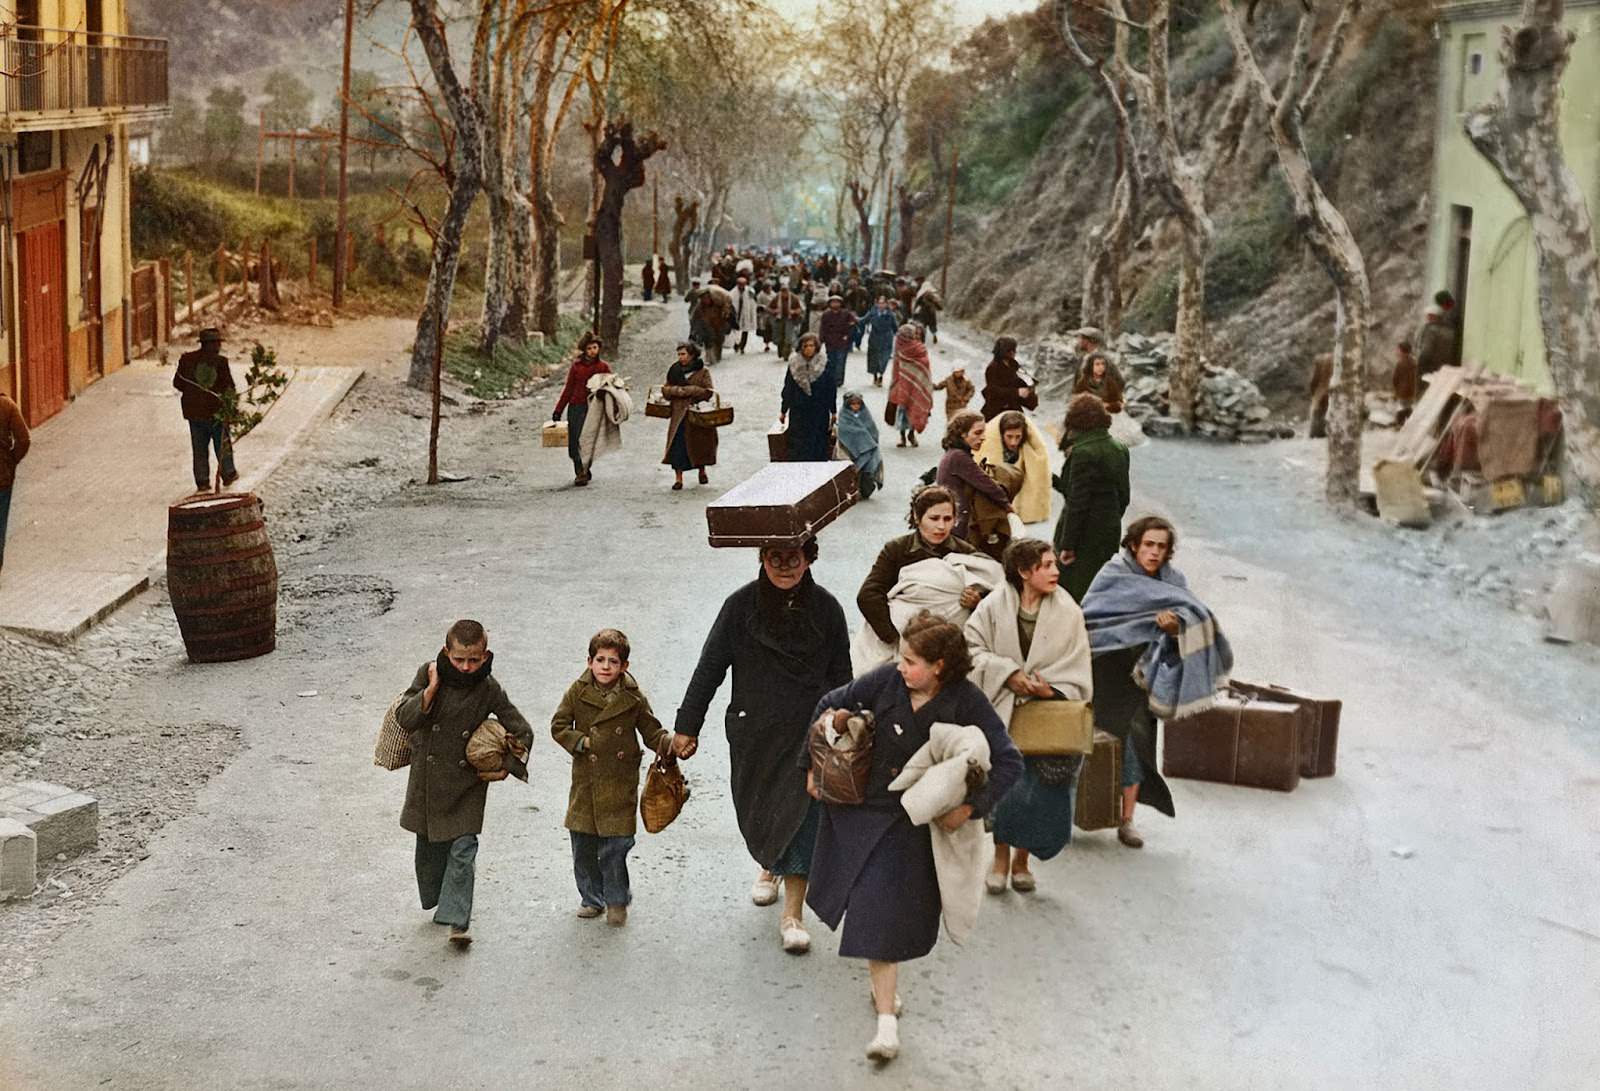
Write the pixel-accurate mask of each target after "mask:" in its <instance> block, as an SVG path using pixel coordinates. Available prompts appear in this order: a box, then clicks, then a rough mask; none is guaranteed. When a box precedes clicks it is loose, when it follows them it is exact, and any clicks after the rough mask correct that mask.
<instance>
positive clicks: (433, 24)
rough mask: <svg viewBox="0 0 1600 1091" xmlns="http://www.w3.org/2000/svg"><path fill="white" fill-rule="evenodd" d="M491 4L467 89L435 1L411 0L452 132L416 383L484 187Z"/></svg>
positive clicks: (434, 344)
mask: <svg viewBox="0 0 1600 1091" xmlns="http://www.w3.org/2000/svg"><path fill="white" fill-rule="evenodd" d="M493 7H494V5H493V2H492V0H483V10H482V11H481V12H480V14H479V18H478V26H477V34H476V36H475V38H474V42H473V56H472V87H471V88H470V90H469V89H468V88H466V87H463V86H462V84H461V82H460V80H459V79H458V78H457V76H456V70H455V64H454V62H452V61H451V59H450V45H449V42H448V41H447V39H446V38H445V30H444V22H443V20H442V19H440V17H439V13H438V11H437V10H436V8H435V5H434V0H411V14H412V27H413V29H414V30H415V32H416V35H417V39H418V40H419V41H420V42H421V43H422V47H423V50H424V52H426V53H427V55H428V65H429V67H430V68H431V69H432V71H433V79H434V84H435V85H436V86H437V87H438V92H439V94H440V96H441V97H442V98H443V99H444V101H445V105H446V107H448V109H449V112H450V117H451V120H452V121H453V122H454V123H455V132H456V142H455V148H454V154H453V155H452V156H451V162H450V167H449V169H450V171H451V182H450V200H449V203H448V204H447V205H446V207H445V214H444V218H443V219H442V220H441V221H440V222H439V226H438V229H437V231H436V232H435V233H434V239H433V260H432V262H431V264H430V266H429V268H428V288H427V291H426V293H425V294H424V296H423V304H422V314H421V316H420V317H419V318H418V319H417V336H416V340H415V341H414V342H413V343H412V346H411V368H410V373H409V375H408V381H409V382H410V383H411V385H412V386H415V387H418V388H422V387H424V386H425V384H427V383H428V381H429V379H430V378H431V375H432V371H433V357H434V353H435V350H436V348H438V347H439V346H441V345H442V343H443V339H444V324H445V321H446V320H447V318H448V317H449V312H450V299H451V296H452V295H453V294H454V292H455V283H456V270H457V268H458V266H459V265H460V262H461V233H462V231H463V230H464V229H465V227H466V223H467V215H468V213H470V212H471V211H472V203H473V201H475V200H477V197H478V192H479V190H481V189H482V188H483V102H484V98H485V97H486V96H485V92H486V90H487V87H486V84H487V81H488V63H487V54H488V45H489V39H490V33H489V31H490V25H491V23H492V19H491V17H490V16H491V13H492V11H493Z"/></svg>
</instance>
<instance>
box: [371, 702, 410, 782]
mask: <svg viewBox="0 0 1600 1091" xmlns="http://www.w3.org/2000/svg"><path fill="white" fill-rule="evenodd" d="M405 699H406V695H405V694H403V693H402V694H401V695H400V696H398V697H396V698H395V699H394V700H393V701H392V702H390V704H389V710H388V711H387V712H385V713H384V714H383V726H382V727H380V728H379V729H378V745H377V746H376V747H374V748H373V751H372V764H374V765H376V766H377V767H378V768H380V769H389V770H394V769H404V768H405V767H406V766H408V765H410V764H411V738H410V736H409V735H407V734H406V729H405V728H403V727H401V726H400V721H399V719H398V718H397V717H396V715H395V714H396V712H398V711H399V708H400V703H401V702H402V701H404V700H405Z"/></svg>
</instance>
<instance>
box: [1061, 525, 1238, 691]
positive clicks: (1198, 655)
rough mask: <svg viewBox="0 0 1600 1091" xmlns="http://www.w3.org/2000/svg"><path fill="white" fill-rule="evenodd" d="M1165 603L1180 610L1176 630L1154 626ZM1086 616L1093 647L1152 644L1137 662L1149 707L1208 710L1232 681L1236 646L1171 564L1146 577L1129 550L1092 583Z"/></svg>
mask: <svg viewBox="0 0 1600 1091" xmlns="http://www.w3.org/2000/svg"><path fill="white" fill-rule="evenodd" d="M1163 610H1171V611H1172V612H1173V613H1174V614H1177V615H1178V620H1179V622H1180V628H1179V630H1178V635H1177V636H1171V635H1169V634H1167V633H1165V632H1162V630H1161V628H1160V627H1159V626H1158V625H1156V615H1157V614H1159V613H1161V611H1163ZM1083 620H1084V623H1085V624H1086V625H1087V626H1088V629H1089V649H1090V651H1091V653H1092V654H1096V655H1098V654H1100V653H1101V652H1109V651H1115V650H1117V649H1118V648H1136V647H1145V646H1146V645H1148V647H1147V648H1146V651H1145V653H1144V655H1143V656H1141V657H1140V659H1139V662H1138V664H1137V665H1136V666H1135V667H1134V672H1133V679H1134V681H1135V682H1137V683H1138V684H1139V687H1140V688H1141V689H1143V690H1145V691H1146V692H1148V693H1149V694H1150V711H1151V712H1154V713H1155V714H1156V715H1157V716H1159V717H1160V718H1161V719H1163V720H1181V719H1183V718H1184V717H1186V716H1193V715H1195V714H1196V713H1200V712H1204V711H1205V710H1206V709H1208V708H1210V707H1211V706H1212V705H1214V704H1215V703H1216V700H1217V691H1218V690H1219V689H1222V688H1223V687H1224V686H1226V685H1227V684H1228V672H1229V671H1231V670H1232V669H1233V649H1232V648H1231V647H1229V645H1228V639H1227V637H1225V636H1223V635H1222V628H1221V627H1220V626H1219V625H1218V624H1217V619H1216V616H1215V615H1214V614H1212V612H1211V610H1210V609H1209V608H1208V607H1207V606H1206V605H1205V604H1204V603H1203V602H1201V601H1200V600H1199V599H1197V598H1195V596H1194V595H1193V594H1192V593H1191V592H1190V591H1189V582H1188V581H1187V580H1186V579H1184V578H1183V574H1182V573H1181V572H1178V571H1177V570H1176V569H1174V568H1173V567H1172V566H1171V565H1170V564H1168V565H1163V566H1162V568H1161V571H1160V572H1159V573H1157V574H1156V575H1155V576H1153V577H1152V576H1148V575H1146V574H1145V572H1144V570H1143V569H1141V568H1140V567H1139V564H1138V562H1137V561H1135V560H1134V559H1133V555H1132V554H1131V553H1129V552H1128V551H1127V550H1123V551H1122V552H1121V553H1119V554H1118V555H1117V556H1115V557H1113V558H1112V559H1111V560H1109V561H1107V562H1106V565H1105V567H1104V568H1102V569H1101V570H1100V573H1099V575H1097V576H1095V578H1094V582H1093V583H1092V584H1090V585H1089V592H1088V594H1086V595H1085V596H1084V597H1083Z"/></svg>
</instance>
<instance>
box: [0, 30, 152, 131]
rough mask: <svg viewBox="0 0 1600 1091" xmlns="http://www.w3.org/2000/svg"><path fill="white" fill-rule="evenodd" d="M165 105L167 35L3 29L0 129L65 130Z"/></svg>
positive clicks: (144, 113)
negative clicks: (152, 36) (143, 35)
mask: <svg viewBox="0 0 1600 1091" xmlns="http://www.w3.org/2000/svg"><path fill="white" fill-rule="evenodd" d="M166 110H167V43H166V40H165V39H163V38H133V37H129V36H127V35H123V34H100V33H91V32H87V31H82V30H59V29H55V28H51V27H35V26H11V27H0V127H5V128H10V129H14V130H21V129H41V128H62V127H70V126H73V125H79V124H94V123H96V122H98V121H102V120H106V119H108V118H113V117H114V118H116V119H118V120H123V119H127V118H130V117H159V116H161V115H162V114H164V113H165V112H166Z"/></svg>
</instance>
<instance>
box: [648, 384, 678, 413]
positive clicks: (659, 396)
mask: <svg viewBox="0 0 1600 1091" xmlns="http://www.w3.org/2000/svg"><path fill="white" fill-rule="evenodd" d="M644 415H645V416H647V417H656V418H658V419H660V420H671V419H672V403H671V402H670V401H668V400H667V396H666V395H665V394H663V393H661V388H660V387H659V386H652V387H651V388H650V390H649V392H648V393H646V394H645V399H644Z"/></svg>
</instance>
